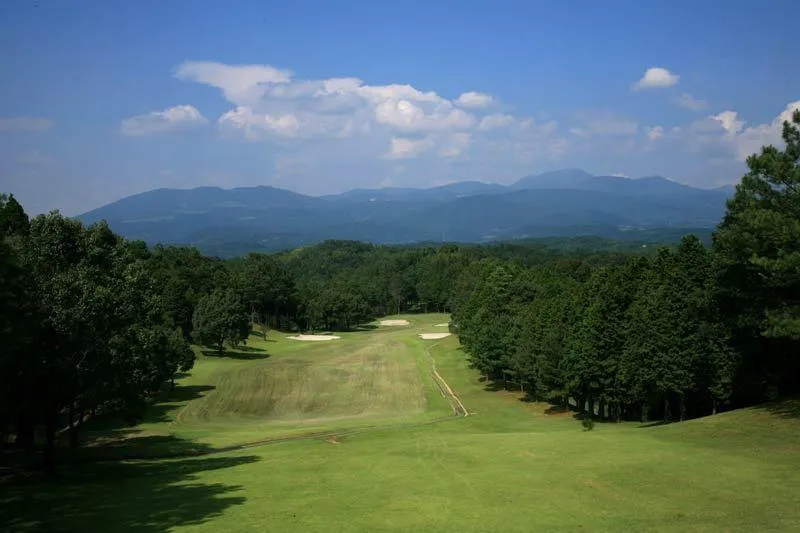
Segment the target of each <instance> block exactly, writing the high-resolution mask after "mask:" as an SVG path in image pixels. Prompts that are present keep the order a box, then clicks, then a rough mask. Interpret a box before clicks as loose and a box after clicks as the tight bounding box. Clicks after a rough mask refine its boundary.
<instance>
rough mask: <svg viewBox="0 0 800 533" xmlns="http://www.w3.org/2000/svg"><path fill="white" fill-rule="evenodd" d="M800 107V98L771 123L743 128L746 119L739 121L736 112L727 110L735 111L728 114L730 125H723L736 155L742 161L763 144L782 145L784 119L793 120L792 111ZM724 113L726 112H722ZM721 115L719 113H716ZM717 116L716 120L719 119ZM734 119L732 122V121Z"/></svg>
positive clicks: (757, 150)
mask: <svg viewBox="0 0 800 533" xmlns="http://www.w3.org/2000/svg"><path fill="white" fill-rule="evenodd" d="M797 109H800V100H798V101H796V102H791V103H789V104H788V105H787V106H786V107H785V108H784V110H783V111H782V112H781V113H780V114H779V115H778V116H777V117H775V119H774V120H773V121H772V122H771V123H769V124H758V125H755V126H751V127H748V128H744V130H742V129H741V128H742V126H743V125H744V121H737V120H736V117H737V116H738V115H737V114H736V113H734V112H730V111H726V112H725V113H733V114H732V115H726V117H727V118H728V119H729V121H728V122H727V123H728V126H727V127H726V126H725V122H723V121H721V122H723V127H724V128H725V130H726V131H727V132H728V134H729V135H728V140H730V141H731V142H732V143H733V145H734V147H735V150H736V156H737V158H738V159H739V160H740V161H744V160H745V159H747V157H748V156H749V155H751V154H754V153H758V152H759V151H760V150H761V147H762V146H766V145H773V146H782V145H783V140H782V137H781V133H782V131H783V123H784V121H789V122H791V121H792V113H793V112H794V111H795V110H797ZM721 114H724V113H721ZM716 117H719V115H716ZM716 117H712V118H715V119H716V120H719V119H718V118H716ZM731 121H732V122H731Z"/></svg>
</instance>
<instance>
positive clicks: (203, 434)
mask: <svg viewBox="0 0 800 533" xmlns="http://www.w3.org/2000/svg"><path fill="white" fill-rule="evenodd" d="M389 318H391V319H396V320H408V321H409V325H407V326H397V325H395V326H380V325H379V322H375V323H374V324H373V325H371V326H370V327H369V328H364V329H363V330H361V331H353V332H345V333H336V336H339V337H341V338H339V339H333V340H327V341H325V342H304V341H300V340H293V339H288V338H286V335H285V334H281V333H279V332H270V333H269V334H268V335H267V339H266V340H264V339H261V338H259V337H258V336H257V335H253V336H251V338H250V340H249V341H248V344H247V346H246V347H243V348H240V349H234V350H228V351H227V352H226V353H225V354H223V355H222V356H217V355H214V354H211V353H205V354H204V353H203V352H202V351H201V350H200V349H197V353H198V360H197V362H196V364H195V367H194V369H193V370H192V371H191V373H189V374H188V375H186V376H184V377H183V378H181V379H180V380H179V382H178V383H177V385H176V388H175V390H174V391H171V392H168V393H165V395H164V397H163V398H160V399H159V401H158V402H156V403H155V404H154V405H153V406H152V407H151V408H150V409H149V411H148V413H147V415H146V417H145V419H144V420H142V421H141V423H139V424H137V425H135V426H132V427H124V426H121V425H118V424H112V423H100V421H93V422H94V425H92V422H90V423H89V426H90V430H89V431H88V434H89V437H88V440H87V442H86V443H85V446H84V449H83V450H81V452H82V453H83V454H85V457H83V459H84V460H86V461H87V463H84V464H82V465H81V466H80V468H77V467H74V466H70V465H69V464H66V463H65V464H64V465H63V466H62V468H61V470H60V473H59V477H58V478H57V479H56V480H55V481H52V482H43V481H42V480H40V479H31V480H30V481H28V482H23V483H15V484H14V485H10V486H7V487H2V486H0V524H3V525H4V527H6V528H7V529H6V531H75V532H78V531H122V532H133V531H142V532H153V533H155V532H167V531H175V532H190V531H192V532H195V531H196V532H201V531H202V532H211V531H213V532H217V531H220V532H221V531H225V532H239V531H242V532H244V531H248V532H250V531H265V532H273V531H274V532H284V531H286V532H288V531H297V532H300V531H302V532H308V531H320V532H323V531H324V532H339V531H341V532H357V531H358V532H361V531H364V532H375V531H426V532H430V531H436V532H438V531H453V532H456V531H457V532H470V531H493V532H500V531H502V532H509V531H520V532H522V531H524V532H530V531H546V532H558V531H616V532H619V531H637V532H639V531H676V532H678V531H681V532H684V531H709V532H711V531H754V532H755V531H759V532H763V531H800V438H798V435H800V404H798V402H783V403H780V404H775V405H770V406H765V407H756V408H750V409H743V410H739V411H731V412H727V413H722V414H719V415H716V416H713V417H707V418H700V419H696V420H691V421H688V422H681V423H675V424H668V425H649V426H644V425H641V424H637V423H621V424H614V423H598V424H597V426H596V427H595V428H594V429H593V430H592V431H583V429H582V427H581V424H580V423H579V422H578V421H576V420H575V419H574V418H573V417H572V416H571V415H570V414H547V407H548V406H547V405H545V404H538V403H532V402H524V401H521V394H520V393H519V392H517V391H505V390H499V391H497V390H493V387H491V386H487V384H485V383H482V382H481V381H480V379H479V376H478V373H477V372H476V371H474V370H472V369H470V368H469V365H468V362H467V361H466V357H465V354H464V353H463V352H462V351H461V350H460V349H459V343H458V338H457V337H456V336H449V337H446V338H442V339H436V340H425V339H422V338H420V334H425V333H442V329H441V326H439V327H438V328H437V325H439V324H441V323H443V322H447V320H448V317H447V316H445V315H441V314H429V315H404V316H400V317H389ZM445 331H446V330H445ZM434 369H435V372H434ZM460 406H463V410H462V407H460ZM464 411H465V412H464ZM464 415H468V416H464Z"/></svg>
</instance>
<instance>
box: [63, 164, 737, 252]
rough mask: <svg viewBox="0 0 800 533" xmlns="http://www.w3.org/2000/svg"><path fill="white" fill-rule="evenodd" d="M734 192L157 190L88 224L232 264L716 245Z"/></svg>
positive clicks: (564, 184)
mask: <svg viewBox="0 0 800 533" xmlns="http://www.w3.org/2000/svg"><path fill="white" fill-rule="evenodd" d="M732 193H733V187H721V188H718V189H711V190H708V189H698V188H694V187H690V186H687V185H682V184H679V183H676V182H673V181H670V180H668V179H666V178H663V177H646V178H639V179H628V178H622V177H616V176H593V175H591V174H589V173H587V172H584V171H582V170H578V169H567V170H561V171H555V172H549V173H545V174H540V175H536V176H528V177H524V178H522V179H520V180H519V181H517V182H516V183H514V184H512V185H508V186H505V185H499V184H490V183H481V182H459V183H453V184H450V185H444V186H440V187H434V188H430V189H412V188H383V189H356V190H352V191H348V192H345V193H342V194H336V195H328V196H322V197H312V196H306V195H302V194H298V193H294V192H291V191H287V190H283V189H278V188H274V187H266V186H262V187H242V188H235V189H221V188H216V187H200V188H196V189H189V190H182V189H157V190H153V191H149V192H145V193H141V194H137V195H134V196H129V197H127V198H123V199H121V200H119V201H117V202H114V203H112V204H109V205H106V206H104V207H101V208H98V209H95V210H93V211H90V212H88V213H85V214H83V215H80V216H79V217H78V218H79V219H80V220H81V221H82V222H84V223H93V222H96V221H99V220H103V219H105V220H106V221H107V222H108V224H109V225H110V226H111V228H112V229H113V230H114V231H116V232H118V233H120V234H122V235H124V236H126V237H128V238H131V239H141V240H144V241H146V242H148V243H150V244H154V243H165V244H186V245H193V246H196V247H197V248H199V249H201V250H202V251H204V252H206V253H210V254H215V255H220V256H231V255H238V254H241V253H245V252H247V251H274V250H280V249H285V248H290V247H295V246H301V245H305V244H309V243H313V242H318V241H321V240H326V239H352V240H362V241H369V242H373V243H382V244H409V243H418V242H442V241H448V242H465V243H483V242H490V241H507V240H519V239H532V238H541V237H575V236H599V237H605V238H611V239H621V240H644V241H659V240H663V239H665V238H674V237H675V236H676V235H680V234H681V233H689V232H699V233H703V232H704V231H705V233H706V234H707V233H708V232H710V230H711V228H713V227H714V226H715V225H716V224H717V223H718V222H719V220H720V218H721V217H722V215H723V213H724V210H725V201H726V199H727V198H729V197H730V196H731V195H732Z"/></svg>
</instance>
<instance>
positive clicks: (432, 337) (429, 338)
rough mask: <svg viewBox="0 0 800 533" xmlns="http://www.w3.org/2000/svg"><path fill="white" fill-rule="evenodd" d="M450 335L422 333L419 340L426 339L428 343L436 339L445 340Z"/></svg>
mask: <svg viewBox="0 0 800 533" xmlns="http://www.w3.org/2000/svg"><path fill="white" fill-rule="evenodd" d="M449 336H450V334H449V333H420V334H419V338H420V339H424V340H426V341H433V340H436V339H444V338H445V337H449Z"/></svg>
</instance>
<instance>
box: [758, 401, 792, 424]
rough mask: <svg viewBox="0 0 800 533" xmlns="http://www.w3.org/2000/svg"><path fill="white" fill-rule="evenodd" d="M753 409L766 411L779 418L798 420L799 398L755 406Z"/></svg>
mask: <svg viewBox="0 0 800 533" xmlns="http://www.w3.org/2000/svg"><path fill="white" fill-rule="evenodd" d="M755 408H756V409H761V410H764V411H767V412H768V413H770V414H773V415H775V416H779V417H780V418H789V419H794V420H800V398H794V399H791V400H781V401H777V402H769V403H762V404H760V405H756V406H755Z"/></svg>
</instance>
